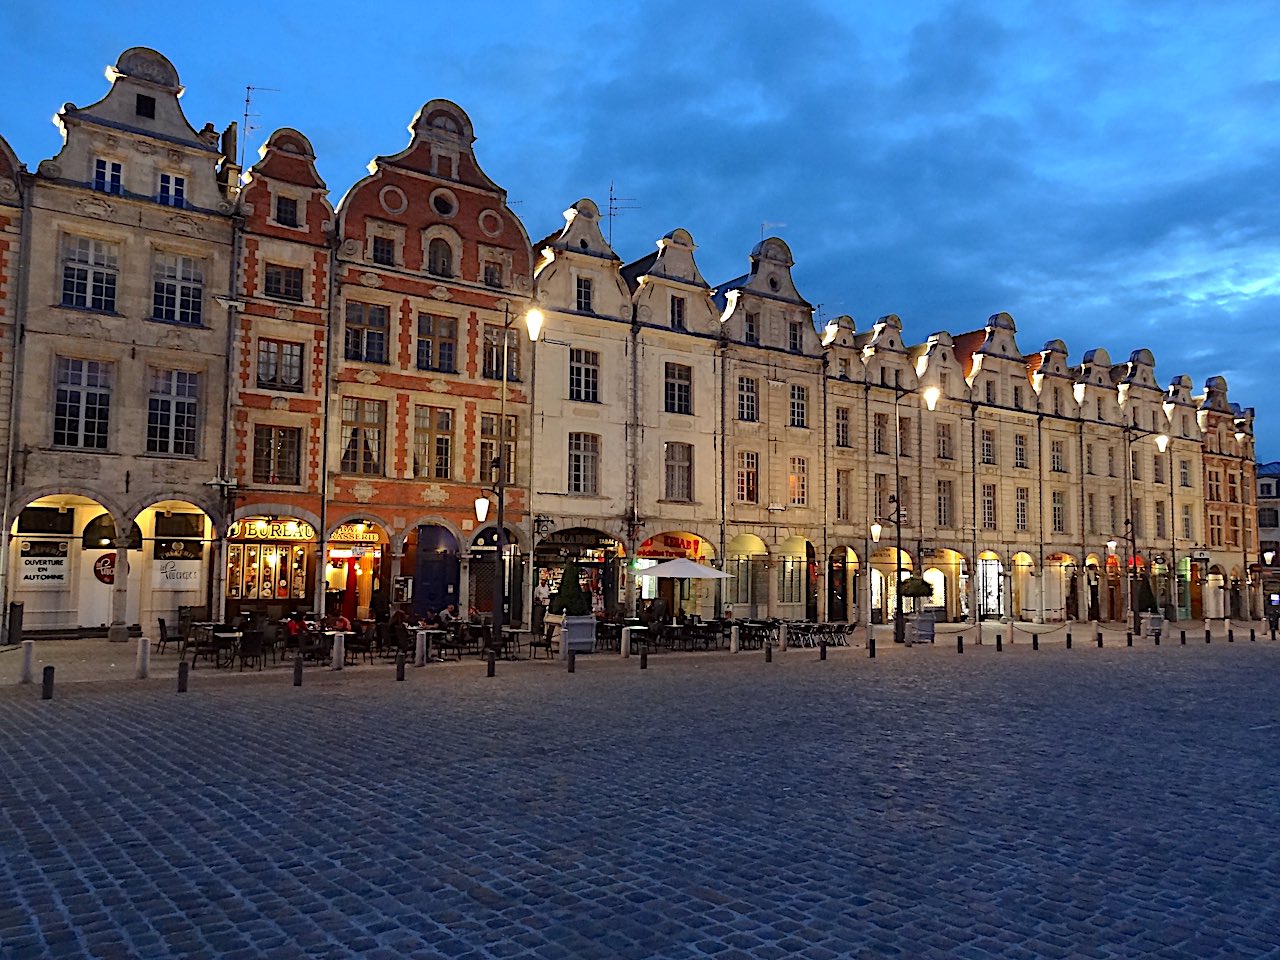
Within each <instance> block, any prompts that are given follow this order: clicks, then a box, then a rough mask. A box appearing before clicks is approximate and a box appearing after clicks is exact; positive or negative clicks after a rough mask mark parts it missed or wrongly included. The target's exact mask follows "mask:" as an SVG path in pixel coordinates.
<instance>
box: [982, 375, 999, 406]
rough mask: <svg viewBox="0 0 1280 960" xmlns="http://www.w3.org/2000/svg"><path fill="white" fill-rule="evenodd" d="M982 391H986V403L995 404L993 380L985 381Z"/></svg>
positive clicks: (994, 384)
mask: <svg viewBox="0 0 1280 960" xmlns="http://www.w3.org/2000/svg"><path fill="white" fill-rule="evenodd" d="M984 389H985V390H986V398H987V403H992V404H993V403H995V402H996V382H995V381H994V380H987V381H986V385H985V387H984Z"/></svg>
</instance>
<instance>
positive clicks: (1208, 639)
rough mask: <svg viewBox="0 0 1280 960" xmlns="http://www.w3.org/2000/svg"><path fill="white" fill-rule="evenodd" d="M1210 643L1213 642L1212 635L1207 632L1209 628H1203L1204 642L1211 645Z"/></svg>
mask: <svg viewBox="0 0 1280 960" xmlns="http://www.w3.org/2000/svg"><path fill="white" fill-rule="evenodd" d="M1212 641H1213V634H1212V633H1210V632H1209V628H1208V627H1205V628H1204V642H1205V643H1211V642H1212Z"/></svg>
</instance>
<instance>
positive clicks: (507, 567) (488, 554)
mask: <svg viewBox="0 0 1280 960" xmlns="http://www.w3.org/2000/svg"><path fill="white" fill-rule="evenodd" d="M503 529H504V530H505V531H506V534H505V537H504V539H505V540H506V543H505V544H504V547H505V551H504V552H505V559H504V562H503V581H504V583H503V586H504V587H505V592H506V604H505V605H504V609H505V611H506V617H505V620H506V622H507V623H509V624H516V625H519V624H523V623H524V587H525V582H524V580H525V576H524V555H523V554H522V553H521V552H520V542H519V540H518V539H517V538H516V533H515V531H514V530H512V529H511V528H510V527H504V528H503ZM497 549H498V528H497V527H485V528H484V529H483V530H481V531H480V532H479V533H478V534H476V536H475V539H473V540H472V541H471V583H470V588H471V600H470V603H469V606H470V607H472V608H474V612H475V613H476V614H478V615H480V616H482V617H489V616H492V615H493V598H494V594H495V593H497V585H498V573H497V564H496V563H495V561H494V556H495V554H496V552H497ZM463 612H464V613H470V612H471V611H463Z"/></svg>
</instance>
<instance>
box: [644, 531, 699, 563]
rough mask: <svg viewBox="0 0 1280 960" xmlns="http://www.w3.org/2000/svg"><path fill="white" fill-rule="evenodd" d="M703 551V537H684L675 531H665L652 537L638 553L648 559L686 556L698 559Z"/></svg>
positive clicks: (690, 558)
mask: <svg viewBox="0 0 1280 960" xmlns="http://www.w3.org/2000/svg"><path fill="white" fill-rule="evenodd" d="M701 551H702V538H701V537H693V536H689V537H682V536H679V535H678V534H674V533H664V534H661V535H659V536H656V537H650V538H649V539H648V540H646V541H645V542H644V543H643V544H642V545H641V547H640V549H639V551H637V552H638V554H639V555H640V556H642V557H644V558H646V559H650V560H657V559H674V558H676V557H685V558H687V559H689V560H697V559H698V556H699V554H700V553H701Z"/></svg>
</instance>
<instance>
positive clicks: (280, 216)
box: [276, 197, 298, 227]
mask: <svg viewBox="0 0 1280 960" xmlns="http://www.w3.org/2000/svg"><path fill="white" fill-rule="evenodd" d="M276 223H278V224H280V226H282V227H296V226H297V225H298V201H297V200H295V199H294V198H293V197H276Z"/></svg>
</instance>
